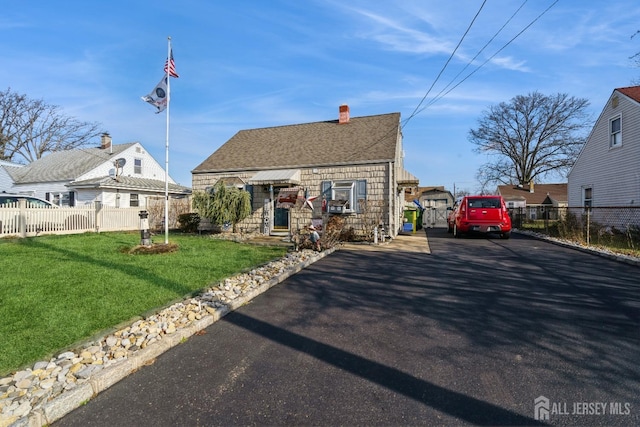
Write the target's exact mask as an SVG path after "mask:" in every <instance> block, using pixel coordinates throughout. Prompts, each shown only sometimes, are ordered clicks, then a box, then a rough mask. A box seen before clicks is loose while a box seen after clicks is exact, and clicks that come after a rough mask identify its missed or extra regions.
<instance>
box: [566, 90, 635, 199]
mask: <svg viewBox="0 0 640 427" xmlns="http://www.w3.org/2000/svg"><path fill="white" fill-rule="evenodd" d="M568 195H569V206H570V207H579V206H582V207H610V206H615V207H622V206H639V205H640V86H632V87H623V88H618V89H614V91H613V93H612V94H611V97H610V98H609V100H608V101H607V103H606V105H605V106H604V108H603V110H602V112H601V113H600V116H599V117H598V120H597V121H596V123H595V125H594V127H593V129H592V130H591V133H590V134H589V137H588V139H587V142H586V144H585V145H584V147H583V148H582V151H581V152H580V155H579V156H578V158H577V160H576V162H575V164H574V165H573V167H572V168H571V171H570V172H569V176H568Z"/></svg>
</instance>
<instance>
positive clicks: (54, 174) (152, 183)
mask: <svg viewBox="0 0 640 427" xmlns="http://www.w3.org/2000/svg"><path fill="white" fill-rule="evenodd" d="M0 169H3V171H4V172H3V173H4V174H6V176H8V177H9V178H10V179H11V181H12V185H11V187H10V188H8V189H7V190H5V191H7V192H14V193H22V194H29V195H32V196H36V197H40V198H42V199H46V200H49V201H51V202H52V203H54V204H56V205H60V206H82V205H88V204H93V203H95V202H100V203H102V205H104V206H113V207H123V208H124V207H146V206H147V199H148V198H149V197H162V198H164V194H165V172H164V169H163V168H162V167H161V166H160V164H159V163H158V162H157V161H156V160H155V159H154V158H153V157H152V156H151V155H150V154H149V153H148V152H147V151H146V150H145V149H144V147H143V146H142V145H141V144H140V143H138V142H132V143H127V144H118V145H113V144H112V140H111V137H110V136H109V135H108V134H106V133H105V134H103V135H102V138H101V143H100V147H94V148H86V149H76V150H68V151H58V152H54V153H50V154H48V155H46V156H44V157H42V158H41V159H38V160H36V161H34V162H32V163H30V164H28V165H25V166H22V167H17V166H16V165H9V166H7V165H0ZM2 176H3V175H2V173H0V177H2ZM166 181H167V182H168V183H169V185H168V187H169V195H170V197H184V196H187V195H189V194H190V193H191V190H190V189H189V188H188V187H183V186H181V185H177V184H176V183H175V181H173V180H172V179H171V178H169V179H167V180H166Z"/></svg>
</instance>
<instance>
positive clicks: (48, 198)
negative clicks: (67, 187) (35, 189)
mask: <svg viewBox="0 0 640 427" xmlns="http://www.w3.org/2000/svg"><path fill="white" fill-rule="evenodd" d="M44 199H45V200H46V201H47V202H50V201H51V193H44Z"/></svg>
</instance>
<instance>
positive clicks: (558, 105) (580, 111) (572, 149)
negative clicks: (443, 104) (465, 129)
mask: <svg viewBox="0 0 640 427" xmlns="http://www.w3.org/2000/svg"><path fill="white" fill-rule="evenodd" d="M588 106H589V101H588V100H586V99H580V98H574V97H569V95H567V94H557V95H553V96H546V95H542V94H541V93H538V92H534V93H530V94H529V95H526V96H523V95H519V96H516V97H514V98H513V99H512V100H511V101H510V102H509V103H504V102H503V103H500V104H498V105H497V106H492V107H491V108H490V110H489V111H488V112H486V113H484V116H483V117H482V118H481V119H480V120H479V126H478V128H477V129H471V130H470V132H469V140H470V142H471V143H473V144H474V145H475V146H476V148H475V150H474V151H476V152H478V153H485V154H487V155H489V156H490V157H491V158H492V161H490V162H488V163H486V164H484V165H483V166H482V167H481V168H480V169H479V171H478V178H479V180H480V182H481V184H482V185H483V188H486V187H487V185H488V184H491V183H494V184H495V183H502V184H527V183H529V182H531V181H533V180H535V178H543V177H545V176H547V175H548V174H552V173H556V174H560V175H564V174H566V173H567V172H568V170H569V168H570V167H571V165H573V163H574V161H575V159H576V157H577V155H578V153H579V152H580V149H581V148H582V146H583V145H584V142H585V141H586V132H585V130H586V129H590V127H591V124H590V121H589V120H588V115H587V113H586V112H585V110H586V108H587V107H588Z"/></svg>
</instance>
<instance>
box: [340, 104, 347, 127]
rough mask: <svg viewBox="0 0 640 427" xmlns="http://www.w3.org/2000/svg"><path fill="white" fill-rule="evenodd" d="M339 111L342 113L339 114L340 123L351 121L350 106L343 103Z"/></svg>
mask: <svg viewBox="0 0 640 427" xmlns="http://www.w3.org/2000/svg"><path fill="white" fill-rule="evenodd" d="M339 111H340V114H339V115H338V124H339V125H342V124H346V123H349V106H348V105H345V104H343V105H341V106H340V109H339Z"/></svg>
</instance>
